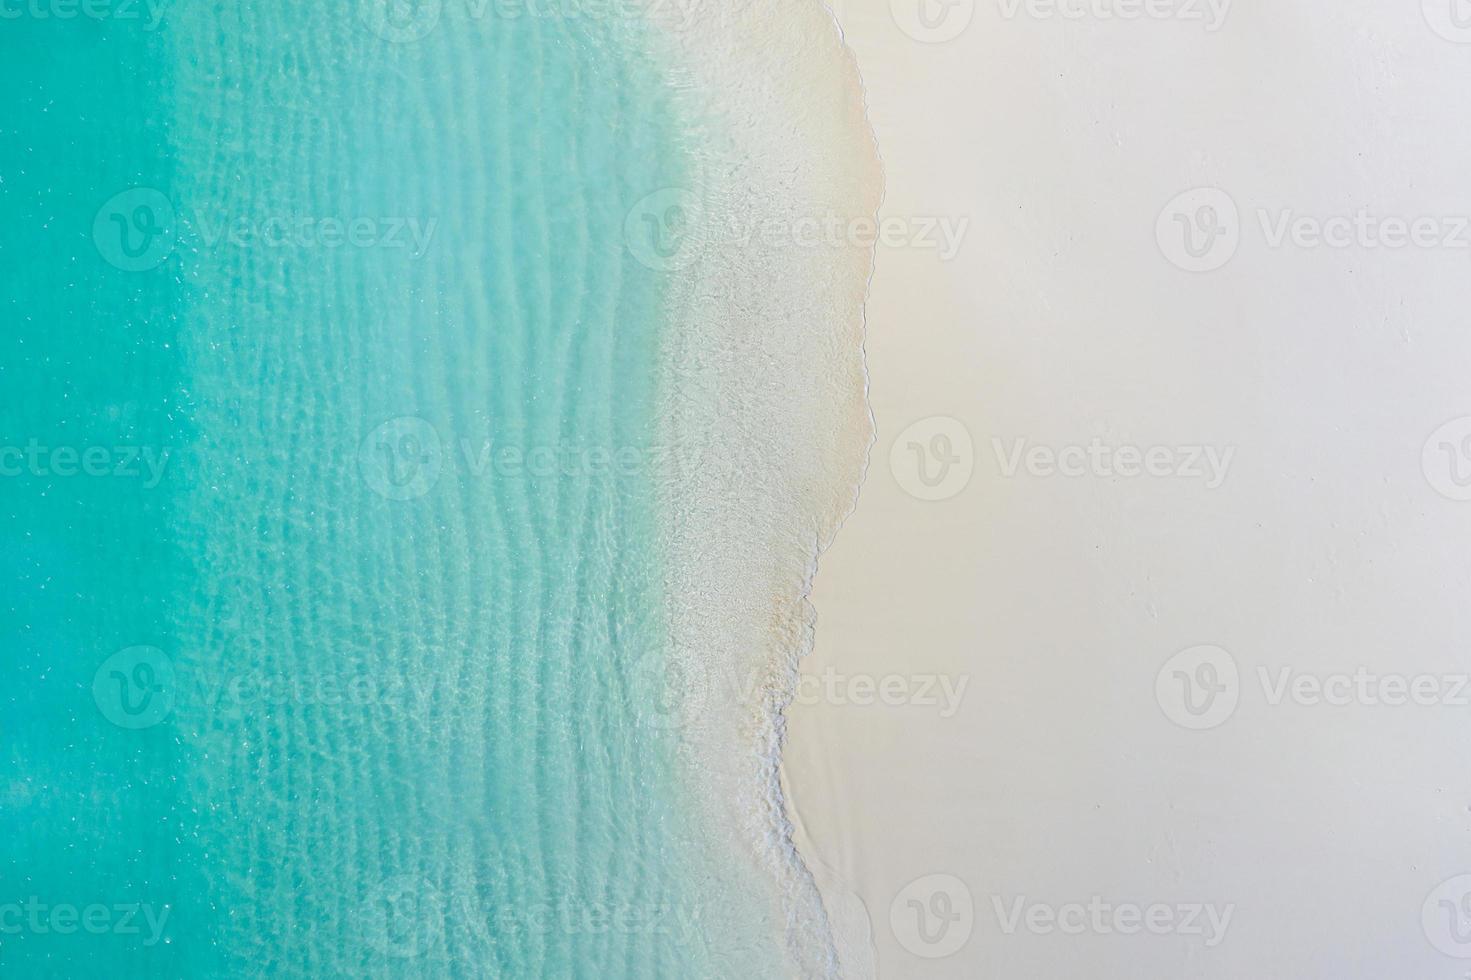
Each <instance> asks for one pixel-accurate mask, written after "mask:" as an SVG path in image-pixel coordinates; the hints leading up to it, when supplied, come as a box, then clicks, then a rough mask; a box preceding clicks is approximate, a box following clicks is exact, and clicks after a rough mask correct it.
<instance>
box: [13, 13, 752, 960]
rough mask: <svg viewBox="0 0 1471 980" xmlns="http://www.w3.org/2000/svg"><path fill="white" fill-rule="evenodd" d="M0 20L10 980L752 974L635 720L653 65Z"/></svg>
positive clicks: (679, 161)
mask: <svg viewBox="0 0 1471 980" xmlns="http://www.w3.org/2000/svg"><path fill="white" fill-rule="evenodd" d="M6 9H7V10H11V11H17V10H18V11H21V14H20V15H19V16H15V17H7V18H5V19H3V20H0V77H3V79H4V82H5V85H4V90H5V93H6V94H5V97H4V103H3V108H0V267H3V269H4V273H3V275H0V573H3V578H0V610H3V612H4V617H3V622H0V656H3V667H4V671H3V675H4V677H5V683H4V685H3V686H0V976H3V977H6V978H10V977H17V978H20V977H109V978H129V977H149V978H167V977H180V978H194V977H250V976H261V977H266V976H271V977H306V976H313V977H360V976H375V977H376V976H385V977H387V976H402V977H438V976H446V977H487V976H489V977H516V978H520V977H537V976H545V977H600V978H604V977H606V978H613V977H681V978H686V977H704V976H741V977H748V976H762V975H776V974H775V972H772V971H774V967H773V964H774V963H776V962H777V960H776V957H777V955H778V954H777V952H776V946H777V945H778V944H779V942H780V938H781V937H780V935H779V932H778V930H776V929H774V928H772V929H769V930H768V928H767V927H768V926H769V925H770V924H769V923H767V922H765V920H764V918H763V915H764V913H763V912H762V911H761V910H760V906H761V904H762V903H761V901H759V900H756V899H753V898H751V897H750V896H749V895H748V894H746V893H745V892H744V891H743V890H742V888H741V887H740V883H739V882H738V880H737V879H738V876H737V875H735V874H734V873H731V874H730V875H726V874H725V873H724V872H723V871H722V870H721V869H720V867H718V865H717V864H713V863H712V860H711V858H710V854H709V850H708V847H707V845H708V844H709V842H708V841H707V840H704V839H703V835H704V828H702V827H701V826H700V825H699V823H698V821H697V820H696V818H695V817H694V816H693V813H694V808H693V807H692V806H691V805H690V801H689V800H688V799H687V798H686V796H687V787H685V786H683V785H682V784H681V782H680V778H679V776H678V772H679V769H678V766H677V765H676V762H675V755H676V742H677V739H678V724H677V723H676V721H675V720H673V719H672V718H671V716H670V714H669V711H668V703H669V701H670V693H671V692H669V691H668V690H666V689H665V685H666V683H667V682H666V671H665V658H666V656H667V650H666V649H665V643H664V637H665V631H664V622H663V617H664V597H663V596H662V595H661V586H662V582H663V580H664V573H663V569H662V567H661V556H660V555H659V554H658V552H657V550H656V548H655V547H654V542H655V541H656V540H657V537H658V536H657V534H656V523H657V521H658V520H659V514H658V513H657V512H656V505H655V494H654V490H653V484H654V482H655V480H656V477H657V472H656V470H657V467H658V465H659V464H658V460H659V459H660V454H661V451H662V447H659V446H656V445H655V444H654V438H655V435H654V434H655V432H656V419H655V418H654V409H655V402H656V392H655V390H654V389H655V380H654V379H655V377H656V371H655V369H654V364H655V361H656V359H657V357H658V354H659V350H660V341H661V336H662V334H661V331H662V330H664V329H665V327H666V323H665V318H664V316H663V308H662V306H661V301H662V297H663V289H662V287H663V279H662V276H663V273H661V271H660V270H659V269H658V268H657V267H652V268H651V266H657V265H658V263H657V262H655V263H643V262H639V261H636V260H635V258H634V257H633V253H632V252H631V251H630V249H629V247H628V242H627V241H626V238H625V234H626V228H627V227H633V228H635V229H636V228H637V227H638V223H637V222H634V223H633V224H632V225H631V226H630V225H629V223H628V221H627V220H626V219H627V216H628V215H629V213H630V209H633V208H635V206H636V204H637V202H638V201H640V200H642V199H644V198H645V197H646V196H647V195H649V194H651V193H653V192H655V191H658V190H659V189H661V188H667V187H674V186H679V185H680V183H681V181H683V180H684V179H685V174H684V172H683V167H684V160H685V157H686V153H687V148H686V147H684V146H683V145H682V142H681V133H682V129H681V124H680V120H679V118H678V113H677V111H676V109H675V107H674V105H673V104H672V103H671V101H670V97H669V95H668V91H669V88H668V86H667V83H666V81H665V76H664V73H663V71H662V69H661V65H660V61H659V59H660V57H661V55H660V52H659V50H658V45H657V43H656V39H654V38H652V37H651V36H650V35H649V34H648V32H647V31H646V30H645V29H644V28H643V27H642V26H641V25H640V24H639V23H638V22H637V21H636V20H632V19H623V18H618V17H582V18H565V17H563V18H557V17H545V16H540V17H539V16H520V17H505V16H497V15H496V14H494V13H493V12H490V13H487V12H485V11H486V10H489V11H494V10H495V9H496V8H494V7H489V8H485V9H484V10H482V11H481V14H480V15H479V16H476V15H475V14H474V8H472V7H466V6H463V5H456V4H454V3H448V2H446V3H444V4H443V5H439V4H425V5H421V6H419V7H417V8H405V9H400V8H399V7H397V6H392V5H382V6H374V5H372V4H369V5H367V6H361V5H357V4H349V3H345V2H341V0H329V2H325V3H311V4H308V3H304V2H296V0H291V2H283V3H261V4H256V3H236V2H228V3H226V2H219V0H204V2H199V3H178V4H171V5H167V6H165V7H162V8H148V7H145V6H142V5H138V6H125V5H122V4H113V5H112V6H110V7H105V8H97V9H103V10H105V11H107V12H108V15H107V16H101V17H98V16H90V15H87V16H77V15H75V14H74V15H73V16H55V15H54V14H55V13H56V11H57V10H58V9H60V10H72V8H70V7H66V6H64V5H61V6H58V5H55V4H52V5H50V6H47V5H45V4H42V5H40V6H36V5H32V6H28V7H20V6H15V7H9V8H6ZM48 10H49V11H50V12H51V13H52V14H53V15H52V16H42V15H41V13H45V12H46V11H48ZM38 11H40V13H38ZM155 15H157V21H156V23H154V22H153V18H154V17H155ZM660 232H661V229H659V228H657V227H651V228H650V233H651V234H653V235H658V234H660ZM656 245H657V243H656ZM675 693H676V696H677V692H675Z"/></svg>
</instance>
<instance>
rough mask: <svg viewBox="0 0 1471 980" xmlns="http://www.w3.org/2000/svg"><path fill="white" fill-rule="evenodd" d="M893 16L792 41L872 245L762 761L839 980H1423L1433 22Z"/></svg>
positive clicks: (943, 11) (1457, 948)
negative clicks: (870, 230) (872, 162)
mask: <svg viewBox="0 0 1471 980" xmlns="http://www.w3.org/2000/svg"><path fill="white" fill-rule="evenodd" d="M919 3H920V0H893V2H892V3H891V2H890V0H842V2H839V3H838V4H837V5H836V6H837V9H836V11H835V12H836V14H837V16H838V19H839V21H840V23H841V25H842V27H843V29H844V32H845V35H846V38H847V41H848V43H849V44H850V45H851V46H852V48H853V49H854V51H855V52H856V55H857V58H858V64H859V69H860V71H861V72H862V75H863V79H864V82H865V85H866V87H867V91H868V101H869V111H870V115H871V118H872V122H873V125H874V128H875V130H876V132H877V135H878V141H879V147H880V152H881V154H882V157H883V160H884V166H885V170H886V177H887V191H886V194H887V196H886V200H885V203H884V205H883V211H882V213H883V215H884V216H885V218H886V219H889V220H891V221H897V222H899V227H900V228H905V229H908V234H895V235H894V236H891V237H890V238H889V239H888V240H887V241H886V243H885V244H884V245H883V246H881V247H880V250H879V256H878V264H877V272H876V275H875V278H874V281H873V288H872V295H871V298H870V302H869V305H868V341H867V351H868V368H869V372H870V377H871V385H872V390H871V398H872V405H873V410H874V413H875V415H876V418H877V424H878V439H879V441H878V444H877V446H876V447H875V451H874V456H873V462H872V466H871V469H870V472H869V475H868V480H867V483H866V485H865V487H864V490H863V494H862V499H861V503H860V506H859V508H858V511H857V512H856V514H855V515H854V516H853V517H852V518H851V519H850V520H849V521H848V522H847V524H846V526H845V527H844V529H843V531H842V532H841V533H840V534H839V536H838V538H837V542H836V545H835V546H834V547H833V548H832V549H831V550H830V551H829V552H828V553H827V554H826V556H825V557H824V559H823V562H822V566H821V569H820V571H819V573H818V576H817V579H816V589H815V593H814V596H813V601H814V603H815V605H816V607H817V610H818V616H819V620H818V624H817V644H816V650H815V652H814V653H813V654H812V656H810V657H809V658H808V659H807V661H806V662H805V663H804V666H803V673H804V678H805V680H804V686H803V689H802V691H803V694H802V696H801V697H799V699H798V703H797V704H795V705H793V707H792V708H791V710H790V711H789V719H790V728H789V736H790V741H789V743H788V745H787V748H786V754H785V757H784V772H785V778H786V783H787V786H788V789H789V793H790V796H791V800H792V807H793V810H794V816H795V819H796V821H797V823H798V825H799V833H798V845H799V848H800V850H801V852H802V854H803V855H804V856H805V857H806V858H807V861H808V863H809V864H810V865H811V867H812V868H813V870H814V872H815V873H816V875H817V877H818V880H819V884H820V887H821V889H822V891H823V894H824V897H825V901H826V903H827V906H828V911H829V915H830V917H831V918H832V920H833V922H834V926H835V929H836V931H837V932H838V933H839V938H840V943H841V946H842V957H843V967H844V975H845V976H848V977H867V976H880V977H903V978H928V977H954V978H962V977H963V978H975V977H985V978H990V980H1037V978H1044V977H1063V976H1079V975H1086V976H1089V977H1093V978H1117V980H1139V978H1166V977H1168V978H1187V977H1188V978H1207V980H1239V978H1242V977H1253V978H1262V980H1265V978H1275V977H1281V978H1289V977H1291V978H1300V977H1307V976H1317V977H1330V976H1331V977H1334V978H1363V980H1381V978H1384V977H1390V976H1395V977H1410V976H1414V977H1418V978H1447V980H1449V978H1452V977H1459V976H1461V975H1462V974H1463V973H1464V969H1465V965H1464V963H1463V962H1461V961H1460V960H1461V958H1464V957H1466V956H1471V945H1468V937H1471V933H1468V932H1466V931H1465V929H1464V922H1463V921H1462V920H1460V919H1458V918H1457V917H1456V912H1457V909H1458V908H1460V907H1462V906H1461V903H1462V900H1463V899H1464V898H1465V897H1466V894H1467V893H1468V891H1471V889H1468V888H1467V887H1466V882H1465V881H1463V880H1461V879H1460V878H1459V876H1461V875H1463V874H1465V873H1466V872H1468V871H1471V847H1468V841H1471V837H1468V831H1471V777H1468V776H1467V774H1466V767H1465V765H1464V759H1465V757H1466V753H1467V750H1468V749H1471V728H1468V726H1467V725H1466V719H1467V717H1468V715H1467V711H1468V710H1471V708H1467V707H1465V706H1464V700H1465V699H1464V697H1460V698H1459V699H1458V696H1457V693H1456V691H1457V685H1458V683H1460V682H1458V681H1457V678H1458V677H1459V678H1461V681H1462V682H1463V681H1464V675H1465V672H1466V670H1467V667H1466V664H1467V656H1466V653H1465V637H1466V635H1467V629H1466V627H1467V625H1468V620H1471V606H1468V605H1467V603H1466V602H1465V595H1466V586H1467V584H1468V578H1471V558H1468V557H1467V556H1468V550H1467V549H1466V547H1465V541H1466V537H1465V534H1466V532H1467V531H1468V530H1471V503H1466V502H1464V499H1465V498H1466V497H1467V496H1471V491H1466V490H1465V489H1464V484H1465V483H1466V482H1467V481H1464V480H1463V478H1462V472H1463V467H1464V466H1467V465H1471V459H1465V458H1460V457H1457V456H1456V455H1455V454H1456V452H1457V451H1458V450H1459V451H1461V452H1462V455H1463V456H1464V446H1465V445H1467V443H1466V442H1465V441H1464V439H1465V436H1467V435H1468V434H1471V422H1466V421H1464V418H1465V417H1466V416H1467V415H1471V389H1468V387H1467V385H1466V375H1467V372H1466V367H1465V366H1466V365H1467V364H1468V363H1471V331H1468V330H1467V329H1466V317H1465V310H1466V309H1467V308H1468V300H1471V276H1468V275H1467V261H1468V252H1467V246H1468V244H1471V241H1468V239H1471V236H1468V235H1467V233H1466V230H1465V227H1466V226H1465V222H1464V220H1463V218H1462V217H1461V216H1464V215H1467V214H1471V183H1468V182H1467V181H1466V180H1465V167H1464V161H1465V160H1466V159H1467V158H1468V156H1467V151H1468V149H1471V132H1468V130H1467V129H1466V127H1465V125H1464V121H1465V118H1466V116H1465V112H1464V109H1465V107H1466V105H1465V103H1466V102H1467V99H1468V96H1467V95H1466V87H1465V85H1464V81H1465V77H1466V71H1467V69H1468V66H1471V45H1468V44H1465V43H1461V42H1466V41H1471V30H1460V29H1458V27H1457V26H1456V25H1457V24H1458V23H1459V22H1457V21H1455V20H1453V19H1451V18H1450V17H1449V15H1448V14H1445V12H1444V11H1442V10H1441V9H1440V6H1439V5H1437V4H1436V3H1433V2H1431V3H1427V5H1426V9H1425V10H1424V11H1422V9H1421V5H1419V4H1401V5H1384V4H1374V3H1370V2H1368V0H1348V2H1346V3H1337V4H1329V3H1326V2H1323V0H1282V2H1277V3H1273V4H1269V5H1246V4H1240V5H1235V6H1232V5H1230V4H1217V5H1214V6H1212V5H1208V4H1203V3H1201V4H1196V3H1187V2H1185V0H1181V2H1179V3H1173V4H1171V3H1164V4H1163V5H1160V4H1150V5H1144V4H1130V3H1128V2H1127V0H1119V2H1115V3H1104V2H1097V3H1088V4H1083V3H1077V4H1057V5H1049V4H1041V3H1019V4H1013V3H1008V2H1005V0H999V2H994V3H990V2H988V3H972V2H970V0H959V2H957V3H951V4H949V5H944V4H940V3H934V4H932V5H930V6H929V7H927V8H926V10H927V11H928V13H929V14H930V15H932V16H929V17H927V18H926V19H920V18H919V13H920V10H919ZM1443 15H1444V16H1443ZM906 28H907V31H906ZM952 35H953V36H952ZM1187 192H1195V193H1193V194H1192V193H1187ZM1181 195H1186V196H1183V197H1182V196H1181ZM945 222H949V223H950V225H949V227H951V228H952V229H954V228H956V227H959V226H961V225H962V224H964V227H965V232H964V236H963V238H962V240H961V241H960V245H959V250H958V252H956V253H955V254H954V255H953V256H952V257H949V258H948V259H947V258H946V257H945V255H946V251H947V249H946V248H945V247H944V246H943V244H939V245H937V244H936V241H937V240H940V239H938V237H937V233H936V232H934V229H935V228H936V227H939V226H942V225H943V223H945ZM1415 229H1418V230H1419V233H1418V234H1417V233H1416V232H1415ZM935 419H939V421H928V422H927V421H926V420H935ZM1458 419H1459V420H1463V421H1461V422H1452V423H1451V424H1450V426H1449V427H1448V428H1445V429H1442V426H1445V425H1446V424H1447V422H1448V420H1458ZM916 425H917V426H918V427H917V428H911V427H912V426H916ZM1438 430H1439V435H1437V433H1438ZM967 437H968V438H967ZM896 443H897V444H898V446H897V453H894V450H895V446H896ZM947 467H948V468H947ZM923 498H931V499H923ZM934 498H940V499H934ZM1407 691H1409V692H1418V694H1410V695H1407V694H1406V692H1407ZM1464 693H1465V692H1461V694H1462V695H1464ZM1458 705H1461V706H1458ZM936 876H938V877H936Z"/></svg>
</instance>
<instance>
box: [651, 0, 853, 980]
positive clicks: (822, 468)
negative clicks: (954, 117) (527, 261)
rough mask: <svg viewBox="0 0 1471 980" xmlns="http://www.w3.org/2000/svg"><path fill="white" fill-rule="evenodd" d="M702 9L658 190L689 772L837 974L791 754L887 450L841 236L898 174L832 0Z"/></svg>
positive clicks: (680, 79) (793, 923) (675, 624)
mask: <svg viewBox="0 0 1471 980" xmlns="http://www.w3.org/2000/svg"><path fill="white" fill-rule="evenodd" d="M685 13H688V14H689V16H688V17H687V18H683V19H682V20H681V22H680V23H681V24H682V25H683V27H682V28H680V27H676V26H674V25H673V24H671V25H669V30H668V36H670V37H671V38H673V39H674V41H675V43H676V46H677V48H678V58H677V59H676V62H677V65H678V67H677V69H676V71H675V73H674V75H673V76H672V82H673V84H676V85H677V86H679V88H680V90H681V92H682V95H683V99H682V102H683V104H684V105H685V107H686V111H687V112H688V113H689V115H690V118H691V120H692V128H691V134H690V145H689V151H690V153H691V154H692V156H693V158H694V160H695V164H696V165H695V169H694V174H693V178H692V180H691V182H690V186H688V187H685V188H678V189H673V193H670V192H669V189H665V191H664V197H663V198H662V199H659V200H660V201H661V206H664V207H665V214H671V215H673V220H677V221H678V222H680V224H679V230H680V232H681V233H682V235H683V236H684V238H683V241H682V243H681V245H680V248H681V251H680V252H679V253H677V256H676V259H675V260H674V261H671V262H670V268H669V270H668V271H669V278H670V304H671V312H672V315H673V318H674V320H673V327H672V330H671V333H670V337H669V342H668V347H667V349H666V351H665V356H664V359H663V360H664V363H663V370H664V375H663V378H662V392H663V396H662V397H663V403H662V409H663V411H662V419H663V425H664V426H665V431H664V432H663V433H662V436H663V438H664V439H665V440H666V442H667V444H669V445H674V446H678V447H681V448H682V449H683V450H684V451H683V452H682V453H678V454H675V455H674V456H673V457H672V460H671V465H670V467H669V470H668V472H667V474H666V477H665V479H664V482H663V500H662V505H663V510H664V514H663V518H664V520H663V525H664V527H665V529H666V533H667V534H668V536H669V537H668V540H667V542H666V546H667V548H668V554H669V556H670V558H671V562H670V566H669V567H670V569H671V571H670V578H671V580H670V582H669V589H668V594H669V596H670V597H671V608H672V615H673V621H672V623H671V624H670V629H671V631H672V634H673V636H674V637H675V642H676V656H677V657H678V658H679V659H680V664H681V666H682V674H683V676H685V677H690V678H699V679H700V680H699V681H698V682H697V683H698V686H699V687H700V690H699V691H698V692H692V701H693V703H695V704H696V705H697V707H698V711H697V715H696V717H695V718H693V719H692V720H691V723H690V724H688V726H687V727H686V729H685V736H686V741H687V744H688V758H689V761H690V772H691V778H693V779H696V780H698V781H700V783H701V784H702V786H703V789H704V792H702V794H701V795H702V797H703V799H704V801H705V803H706V808H707V812H706V814H705V817H706V818H707V820H709V821H714V822H715V823H716V824H717V825H720V826H722V827H723V829H724V830H725V831H727V834H726V835H723V836H728V838H729V840H730V842H732V843H733V844H734V845H735V859H736V860H737V861H740V860H746V861H748V862H749V864H750V866H751V868H752V876H753V880H758V879H760V878H764V879H765V885H766V887H767V888H768V890H770V883H771V881H772V880H773V879H774V880H775V882H776V885H777V887H776V888H775V889H774V890H772V895H773V898H772V910H771V918H772V922H773V926H774V927H776V928H780V929H783V930H784V931H785V934H786V948H787V950H788V953H789V963H788V968H789V969H788V973H789V974H790V975H797V976H802V977H835V976H839V975H841V974H842V972H844V971H843V967H842V964H840V963H839V959H838V954H837V947H836V945H835V943H834V941H833V935H832V929H831V927H830V925H829V921H828V916H827V912H826V910H825V909H824V906H823V902H822V899H821V897H820V896H819V893H818V891H817V888H816V885H815V882H814V880H813V877H812V875H811V873H810V872H809V871H808V869H807V867H806V865H805V864H804V863H803V860H802V858H801V856H800V855H799V854H798V853H797V851H796V849H795V847H794V846H793V844H792V825H791V823H790V821H789V820H788V816H787V810H786V805H785V801H784V799H783V794H782V789H781V780H780V759H781V750H782V745H783V741H784V738H785V718H784V711H785V709H786V707H787V706H788V705H789V704H790V703H791V700H792V698H793V695H794V693H795V689H796V682H797V677H798V673H797V667H798V663H799V661H800V659H801V658H802V657H803V656H804V655H805V654H806V653H807V652H808V651H809V650H810V649H811V645H812V640H813V630H814V625H815V621H816V615H815V611H814V609H813V607H812V605H811V603H810V602H809V601H808V599H807V596H808V593H809V590H810V586H811V582H812V578H813V575H814V574H815V571H816V563H817V559H818V557H819V555H820V554H821V553H822V551H823V550H824V549H825V548H826V547H827V546H828V545H829V544H830V543H831V541H832V539H833V537H834V535H835V534H836V533H837V530H838V528H839V526H840V525H841V524H842V522H843V520H844V519H845V518H846V517H847V515H848V514H849V513H850V512H851V511H852V509H853V507H854V505H855V502H856V497H857V492H858V488H859V485H860V484H861V482H862V478H863V474H864V471H865V468H866V465H867V459H868V453H869V451H870V449H871V447H872V444H873V438H874V437H873V424H872V419H871V416H870V413H869V409H868V402H867V378H866V374H865V370H864V362H863V347H862V342H863V327H864V324H863V304H864V300H865V298H866V295H867V288H868V281H869V279H870V277H871V274H872V267H873V251H872V249H871V247H869V245H868V244H867V243H865V242H863V241H860V240H855V237H854V236H852V235H849V234H846V233H845V232H844V229H848V228H852V227H853V226H854V223H855V222H861V221H864V220H866V219H870V218H872V217H873V216H874V214H875V212H876V211H877V209H878V205H879V200H880V197H881V191H882V175H881V172H880V167H879V162H878V155H877V150H876V147H875V145H874V142H873V137H872V132H871V129H870V127H869V125H868V121H867V118H866V115H865V107H864V100H863V91H862V87H861V84H860V82H859V78H858V74H857V69H856V66H855V64H854V61H853V58H852V56H851V54H850V53H849V52H848V50H847V49H846V48H845V47H844V46H843V43H842V39H841V34H840V32H839V30H838V27H837V24H836V22H835V20H834V19H833V17H832V15H831V13H830V11H828V10H827V9H826V8H825V7H824V6H823V5H822V4H820V3H818V2H816V0H731V2H730V3H728V4H726V5H723V6H722V7H721V8H720V9H713V6H712V5H709V4H697V5H695V6H694V8H693V9H692V10H689V9H686V11H685ZM671 203H673V204H677V205H678V206H679V210H678V211H677V212H668V210H667V206H668V205H670V204H671ZM662 216H663V215H655V216H654V217H655V221H658V220H660V218H661V217H662ZM753 230H754V233H753ZM731 676H737V677H748V678H755V679H756V680H755V683H748V684H740V685H734V686H733V685H730V684H727V683H724V678H727V677H731ZM693 693H698V694H699V696H698V697H693ZM733 801H746V803H745V804H744V805H735V804H734V802H733Z"/></svg>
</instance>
